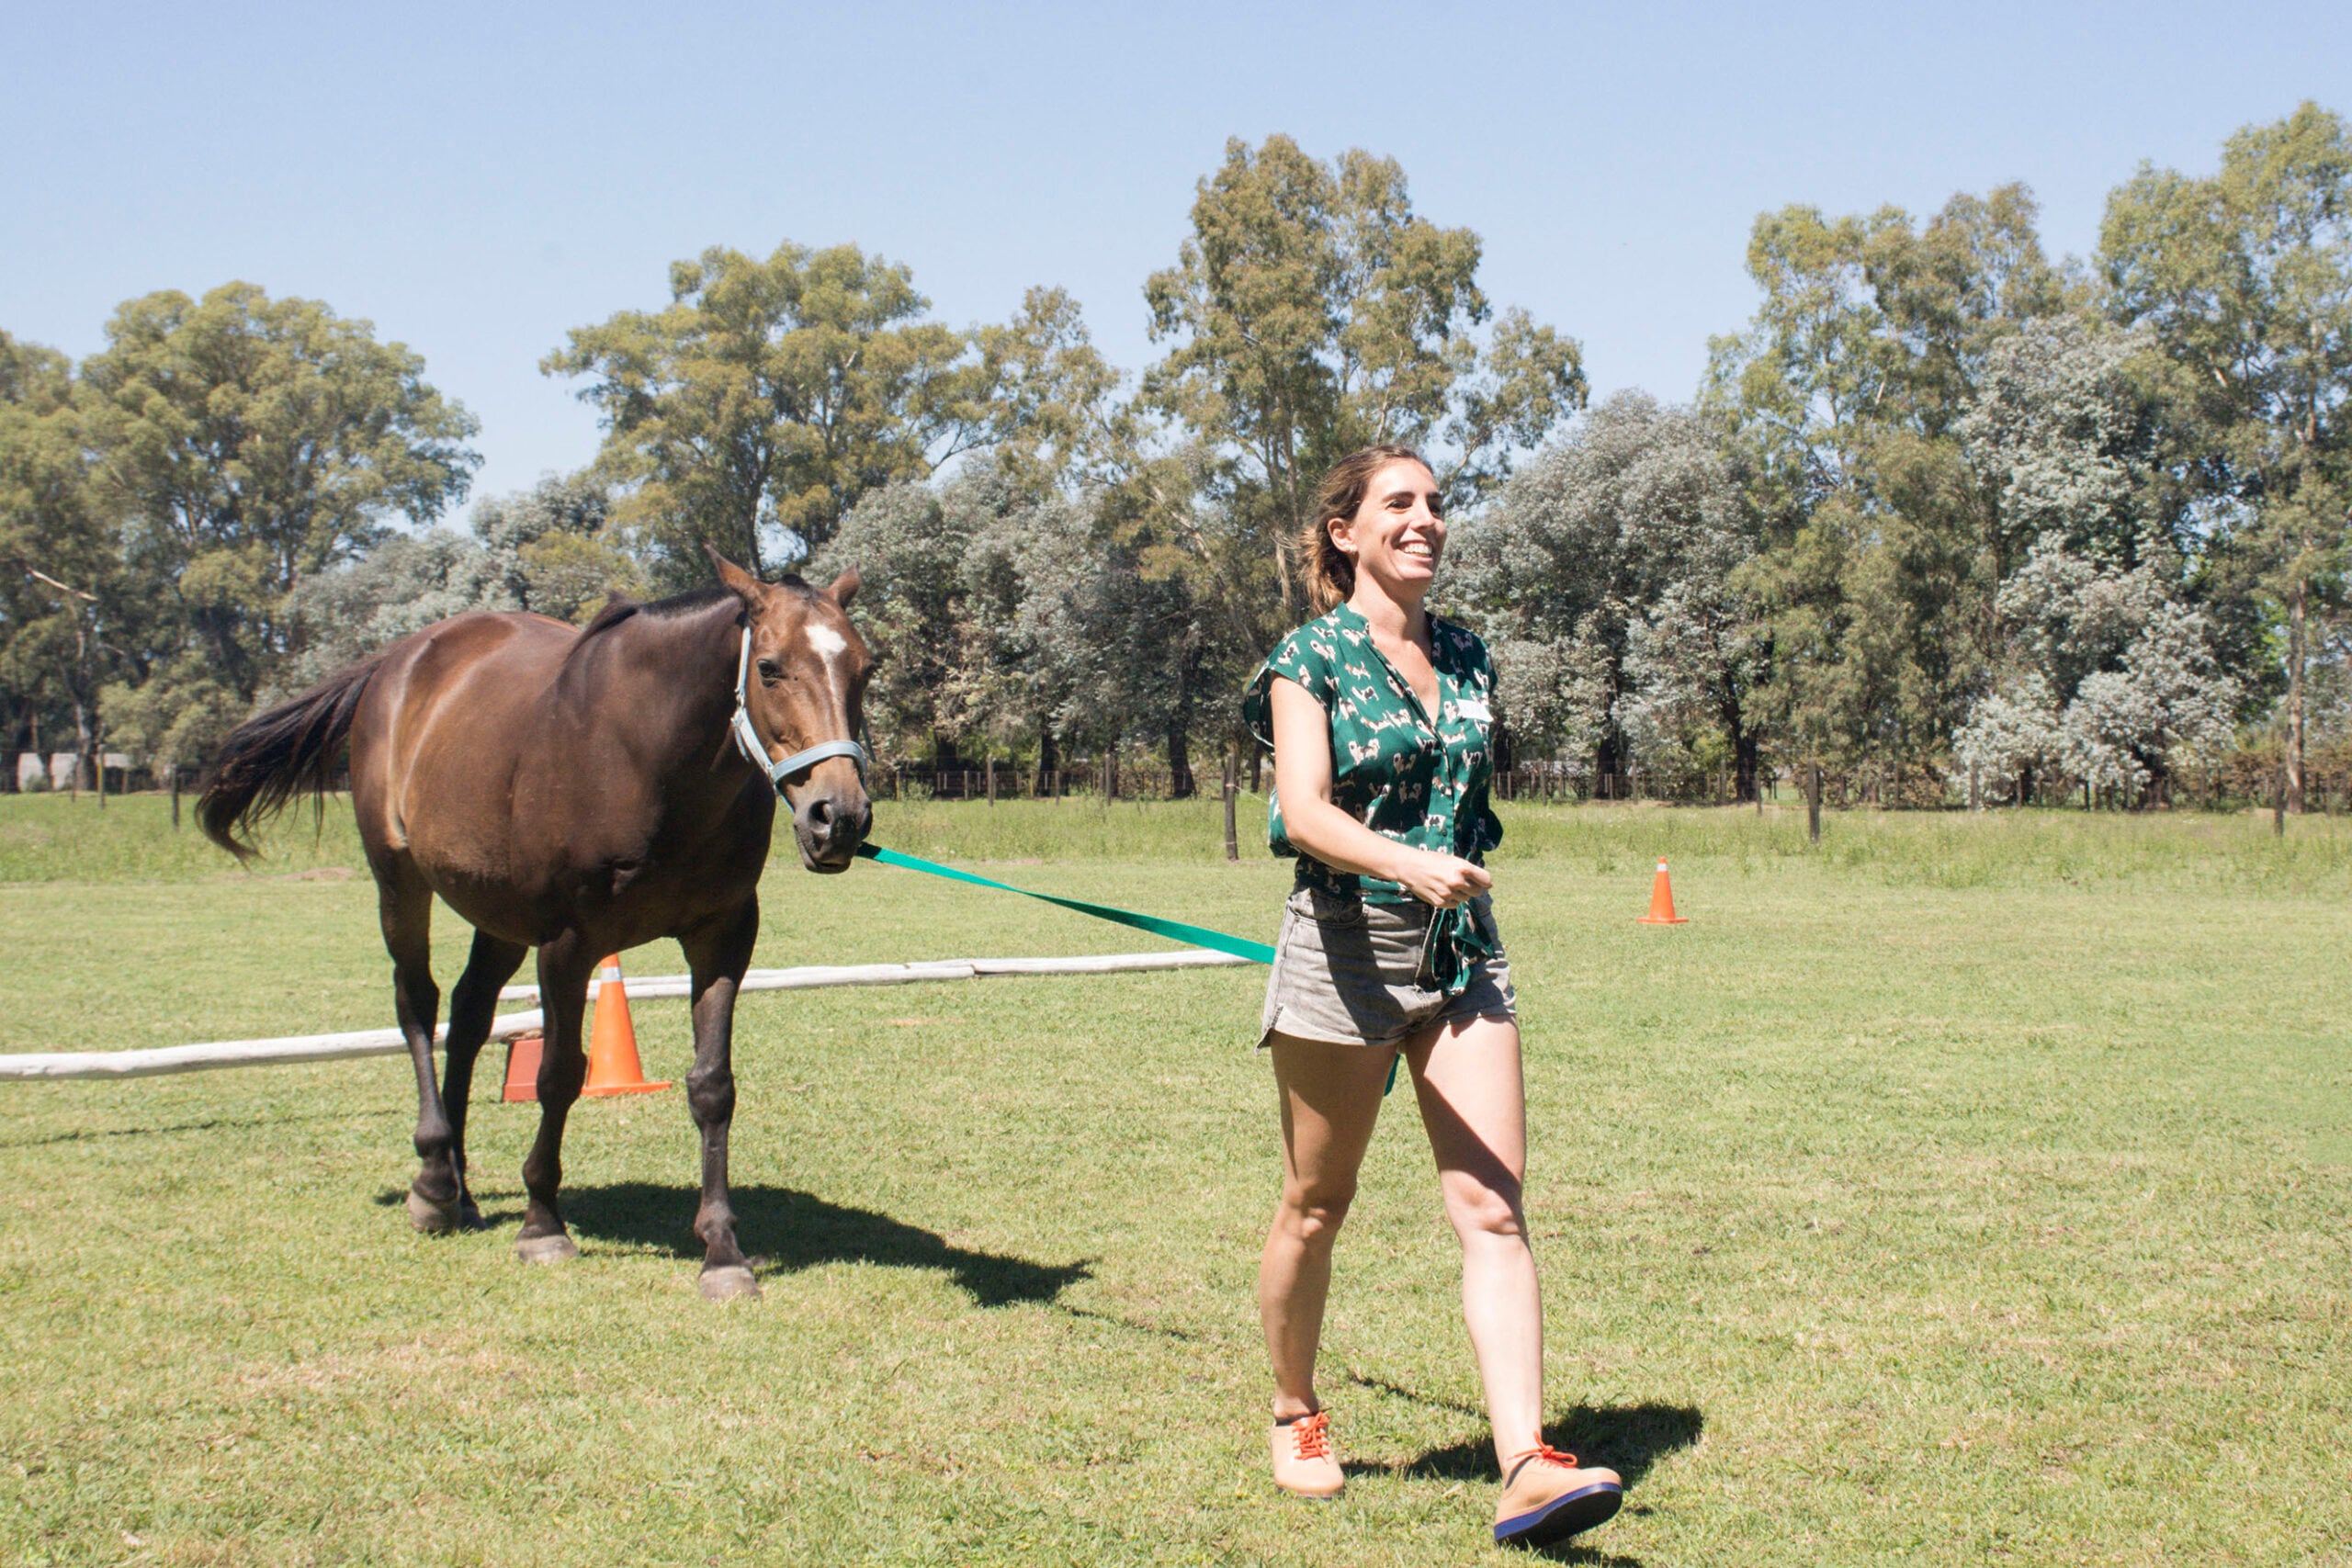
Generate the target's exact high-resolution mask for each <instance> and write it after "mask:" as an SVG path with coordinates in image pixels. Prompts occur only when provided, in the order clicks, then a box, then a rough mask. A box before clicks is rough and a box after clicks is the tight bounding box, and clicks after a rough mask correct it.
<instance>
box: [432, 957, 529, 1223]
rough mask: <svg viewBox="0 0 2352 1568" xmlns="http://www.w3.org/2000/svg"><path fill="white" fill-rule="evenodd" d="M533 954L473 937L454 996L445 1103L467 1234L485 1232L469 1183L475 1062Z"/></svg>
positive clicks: (461, 1220) (445, 1061)
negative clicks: (508, 989)
mask: <svg viewBox="0 0 2352 1568" xmlns="http://www.w3.org/2000/svg"><path fill="white" fill-rule="evenodd" d="M530 952H531V950H530V949H529V948H527V947H526V946H524V945H523V944H522V943H521V942H502V941H500V940H499V939H498V938H497V937H494V936H492V935H491V934H490V933H489V932H487V931H476V932H474V947H473V952H472V953H470V954H469V955H468V957H467V959H466V972H465V973H464V974H463V975H461V976H458V987H457V989H455V990H453V991H451V992H450V993H449V1037H448V1039H447V1040H446V1041H445V1042H443V1043H442V1047H441V1049H442V1068H441V1103H442V1106H443V1108H444V1109H445V1110H446V1111H447V1113H448V1118H449V1159H450V1163H451V1164H452V1165H454V1166H455V1167H456V1168H457V1172H458V1224H462V1225H463V1226H465V1227H466V1228H467V1229H468V1230H480V1229H481V1209H480V1208H479V1207H477V1206H476V1205H475V1203H474V1195H473V1193H472V1191H471V1190H469V1187H468V1184H467V1181H466V1172H467V1163H466V1102H467V1100H469V1098H471V1096H472V1093H473V1083H474V1059H475V1057H477V1056H478V1055H481V1047H482V1042H484V1041H486V1040H488V1039H489V1038H490V1026H491V1022H492V1020H493V1019H494V1018H495V1017H496V1015H497V1012H498V993H499V991H500V990H501V989H502V988H503V987H504V986H505V984H506V982H507V981H509V980H511V979H513V978H514V977H515V970H517V969H519V968H521V967H522V966H523V960H524V959H525V958H526V957H528V956H529V955H530Z"/></svg>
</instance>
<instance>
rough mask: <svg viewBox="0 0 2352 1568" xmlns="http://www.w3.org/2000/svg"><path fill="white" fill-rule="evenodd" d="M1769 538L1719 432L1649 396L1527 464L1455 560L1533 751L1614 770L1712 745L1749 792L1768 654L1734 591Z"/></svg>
mask: <svg viewBox="0 0 2352 1568" xmlns="http://www.w3.org/2000/svg"><path fill="white" fill-rule="evenodd" d="M1754 548H1755V544H1754V540H1753V537H1752V536H1751V534H1750V533H1749V531H1748V529H1747V525H1746V518H1745V514H1744V513H1743V510H1742V508H1741V505H1740V501H1739V492H1738V488H1737V486H1736V482H1735V480H1734V478H1733V476H1732V475H1731V473H1730V471H1729V469H1728V468H1727V466H1726V464H1725V463H1724V458H1723V456H1722V454H1721V452H1720V451H1719V450H1718V448H1717V446H1716V445H1715V443H1714V441H1713V438H1712V437H1711V436H1710V434H1709V433H1708V431H1707V429H1706V428H1705V427H1704V426H1703V425H1702V423H1700V422H1699V421H1698V420H1697V419H1696V418H1694V417H1693V416H1692V415H1691V414H1690V413H1689V412H1687V411H1685V410H1681V409H1675V408H1667V407H1663V406H1661V405H1660V404H1658V403H1657V401H1656V400H1653V399H1651V398H1649V397H1647V396H1646V395H1645V394H1643V393H1640V392H1623V393H1620V394H1618V395H1617V396H1615V397H1612V398H1611V399H1609V400H1607V401H1606V402H1604V403H1602V404H1601V405H1600V407H1598V408H1596V409H1594V410H1593V411H1592V412H1591V413H1590V414H1589V415H1588V416H1587V417H1586V418H1585V419H1584V420H1583V421H1582V423H1579V424H1578V425H1577V428H1576V430H1575V431H1574V432H1573V433H1572V434H1570V435H1569V436H1568V438H1567V439H1566V440H1565V441H1563V442H1561V443H1559V444H1558V445H1556V446H1552V447H1549V448H1547V449H1546V450H1545V451H1544V453H1543V454H1541V455H1540V456H1539V457H1536V458H1535V459H1534V460H1533V461H1532V462H1531V463H1529V464H1528V465H1527V466H1526V467H1525V468H1521V470H1520V472H1519V473H1518V475H1517V476H1516V477H1515V478H1513V479H1512V480H1511V481H1510V484H1509V485H1508V486H1507V487H1506V488H1505V489H1504V491H1503V492H1502V495H1501V496H1500V497H1499V499H1498V501H1497V502H1496V503H1495V504H1494V505H1493V506H1492V507H1490V508H1488V509H1487V511H1486V512H1485V513H1482V514H1480V515H1479V516H1477V517H1476V518H1475V519H1472V520H1471V521H1469V522H1468V523H1466V524H1464V525H1462V526H1461V527H1460V528H1459V529H1458V530H1457V532H1456V535H1455V538H1454V541H1453V544H1452V546H1450V547H1449V549H1448V552H1447V553H1448V556H1449V558H1450V559H1451V561H1452V563H1453V564H1452V566H1451V568H1450V573H1451V574H1452V575H1453V581H1454V584H1455V585H1456V587H1457V589H1458V592H1460V593H1461V595H1462V597H1463V599H1464V601H1465V602H1466V606H1467V609H1468V612H1469V618H1470V619H1471V620H1473V621H1474V623H1475V624H1476V626H1478V629H1479V630H1480V631H1481V632H1482V633H1483V634H1484V635H1485V637H1487V646H1488V647H1489V649H1491V650H1492V651H1493V653H1494V656H1495V661H1496V665H1497V669H1498V682H1497V687H1496V694H1497V698H1498V705H1499V715H1498V716H1500V717H1502V718H1503V720H1504V721H1505V722H1506V724H1507V725H1508V726H1509V732H1510V736H1511V738H1512V740H1513V743H1514V744H1515V745H1516V746H1517V747H1518V748H1519V749H1520V750H1521V754H1523V755H1525V754H1532V755H1537V756H1545V755H1552V756H1560V757H1569V758H1578V759H1588V758H1589V766H1590V768H1591V770H1592V773H1594V775H1595V776H1596V777H1605V776H1609V775H1611V774H1614V773H1618V772H1619V771H1621V769H1622V767H1623V763H1624V762H1625V761H1627V760H1629V758H1636V757H1637V758H1638V759H1639V760H1640V761H1641V762H1642V764H1643V766H1644V767H1645V769H1647V770H1649V771H1652V772H1654V773H1656V772H1668V773H1670V772H1673V771H1677V770H1678V769H1681V768H1687V767H1689V766H1691V763H1692V761H1693V760H1694V758H1696V757H1697V756H1698V755H1699V754H1700V753H1702V752H1705V751H1713V752H1716V753H1720V754H1721V756H1722V758H1723V760H1724V761H1732V762H1733V763H1734V764H1735V765H1736V770H1737V773H1738V774H1739V780H1740V794H1741V795H1742V796H1743V797H1745V796H1746V795H1747V794H1748V793H1749V791H1750V790H1751V789H1752V788H1753V783H1754V773H1755V766H1756V758H1757V733H1756V724H1755V718H1754V715H1753V713H1752V712H1751V711H1750V706H1749V704H1748V702H1747V696H1748V694H1749V692H1750V691H1751V690H1752V688H1753V685H1754V683H1755V681H1756V679H1757V678H1758V674H1759V671H1760V659H1759V657H1758V638H1757V634H1756V632H1755V629H1754V627H1753V625H1752V621H1751V618H1750V617H1749V616H1748V615H1747V610H1746V606H1745V604H1744V603H1743V602H1742V600H1741V598H1740V596H1739V595H1738V593H1737V592H1736V590H1735V588H1734V586H1733V583H1734V580H1735V575H1736V571H1737V570H1738V568H1739V566H1740V564H1741V563H1742V562H1743V561H1745V560H1746V559H1747V558H1748V557H1749V556H1750V555H1751V554H1752V553H1753V552H1754Z"/></svg>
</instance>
